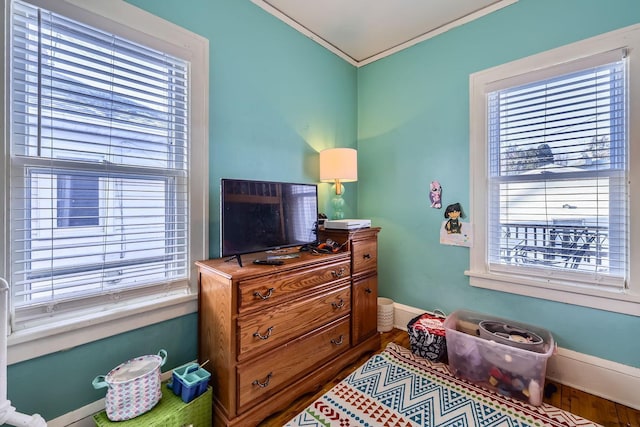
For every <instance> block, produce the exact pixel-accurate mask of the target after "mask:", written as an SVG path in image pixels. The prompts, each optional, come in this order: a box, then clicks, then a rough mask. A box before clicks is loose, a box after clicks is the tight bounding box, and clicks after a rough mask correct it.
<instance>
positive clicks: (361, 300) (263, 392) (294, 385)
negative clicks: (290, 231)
mask: <svg viewBox="0 0 640 427" xmlns="http://www.w3.org/2000/svg"><path fill="white" fill-rule="evenodd" d="M360 231H361V232H362V233H355V235H354V234H353V232H338V233H337V234H336V233H333V232H332V233H330V237H329V235H325V234H323V233H324V232H323V231H321V232H320V233H319V236H320V237H321V238H322V239H326V238H331V239H333V240H335V241H337V242H339V243H344V242H347V240H348V242H347V244H345V245H344V247H343V251H342V252H339V253H335V254H322V255H317V254H312V253H309V252H300V256H299V257H296V258H292V259H285V260H283V261H284V264H283V265H279V266H272V265H255V264H253V262H252V261H253V260H254V259H256V258H265V257H266V254H265V253H258V254H250V255H243V257H242V261H243V265H244V267H240V266H239V265H238V264H237V263H236V262H235V261H226V260H224V259H214V260H207V261H199V262H196V265H197V266H198V269H199V274H200V279H199V283H200V298H199V319H198V322H199V341H198V360H199V361H200V363H203V362H204V361H206V360H209V364H208V365H207V366H208V370H209V371H210V372H211V385H212V387H213V419H214V420H213V422H214V425H215V426H243V427H244V426H255V425H257V424H258V423H259V422H260V421H262V420H263V419H264V418H266V417H267V416H269V415H271V414H273V413H275V412H278V411H280V410H282V409H284V408H286V407H287V406H288V405H290V404H291V402H292V401H293V400H294V399H295V398H296V397H298V396H300V395H302V394H305V393H309V392H312V391H316V390H318V389H320V388H321V387H322V386H323V385H324V384H325V383H326V381H327V380H329V379H330V378H332V377H334V376H335V375H336V374H337V373H338V372H340V371H341V370H342V369H343V368H344V367H345V366H347V365H349V364H351V363H353V362H354V361H355V360H356V359H358V358H359V357H361V356H362V354H363V353H366V352H373V351H376V350H378V349H379V348H380V336H379V334H378V333H377V293H378V292H377V275H376V272H377V232H378V231H379V229H364V230H360ZM367 236H368V237H367ZM341 239H342V240H341ZM295 253H297V252H295ZM365 253H366V254H367V255H368V256H366V257H365ZM360 257H361V258H362V260H360Z"/></svg>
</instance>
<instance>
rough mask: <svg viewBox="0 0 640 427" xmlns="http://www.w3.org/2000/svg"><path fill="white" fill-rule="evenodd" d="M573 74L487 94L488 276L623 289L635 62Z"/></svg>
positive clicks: (620, 59) (605, 63)
mask: <svg viewBox="0 0 640 427" xmlns="http://www.w3.org/2000/svg"><path fill="white" fill-rule="evenodd" d="M586 62H589V64H585V63H586ZM585 65H588V66H585ZM564 68H567V67H566V65H565V66H564ZM569 68H573V69H571V70H569V71H566V70H563V71H564V72H562V73H559V71H558V70H557V69H555V70H554V69H552V70H544V71H543V72H540V73H538V74H536V73H531V74H530V75H528V78H529V79H535V81H531V80H530V81H528V82H524V83H518V84H515V85H514V84H512V83H513V82H499V86H501V87H500V88H497V89H495V90H490V91H489V92H488V93H487V120H488V128H487V129H488V135H487V137H488V141H489V181H488V184H489V188H488V191H489V204H488V206H489V210H488V260H489V266H490V269H491V270H494V271H511V272H513V271H518V273H519V274H525V275H526V274H528V275H531V276H537V277H540V276H543V277H555V278H556V279H567V280H569V279H570V280H572V281H574V282H581V283H583V284H585V283H586V284H594V283H597V284H598V286H604V287H606V286H612V287H615V288H622V287H624V286H625V280H626V274H627V269H628V265H627V263H628V261H627V259H628V255H627V252H628V230H627V221H628V213H627V212H628V210H627V163H628V162H627V123H626V120H627V110H626V109H627V102H628V100H627V89H626V88H627V83H626V70H627V65H626V60H625V58H624V52H623V51H621V50H618V51H616V52H608V53H606V54H601V55H596V56H594V57H591V58H589V60H588V61H582V62H578V63H577V64H572V65H571V66H569ZM536 78H537V79H536ZM521 79H522V77H521V76H519V77H516V78H514V80H513V81H517V80H521Z"/></svg>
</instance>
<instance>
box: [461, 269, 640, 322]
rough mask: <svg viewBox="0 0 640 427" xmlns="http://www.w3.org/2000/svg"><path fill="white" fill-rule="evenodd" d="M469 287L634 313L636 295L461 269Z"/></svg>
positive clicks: (638, 303)
mask: <svg viewBox="0 0 640 427" xmlns="http://www.w3.org/2000/svg"><path fill="white" fill-rule="evenodd" d="M465 275H467V276H469V278H470V280H469V283H470V285H471V286H475V287H478V288H484V289H491V290H494V291H501V292H509V293H512V294H516V295H525V296H528V297H534V298H541V299H546V300H551V301H557V302H562V303H566V304H574V305H580V306H583V307H591V308H596V309H600V310H606V311H611V312H614V313H621V314H629V315H632V316H637V315H638V313H640V296H639V295H635V294H632V293H631V292H630V291H629V290H625V291H597V290H594V289H590V288H580V287H577V286H576V287H573V288H571V289H568V288H567V286H566V285H564V286H563V285H560V284H556V285H554V284H553V283H551V282H548V281H543V280H534V279H526V278H523V277H515V276H513V275H506V274H496V273H488V272H476V271H465Z"/></svg>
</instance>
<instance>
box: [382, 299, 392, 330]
mask: <svg viewBox="0 0 640 427" xmlns="http://www.w3.org/2000/svg"><path fill="white" fill-rule="evenodd" d="M392 329H393V300H392V299H389V298H382V297H379V298H378V332H389V331H390V330H392Z"/></svg>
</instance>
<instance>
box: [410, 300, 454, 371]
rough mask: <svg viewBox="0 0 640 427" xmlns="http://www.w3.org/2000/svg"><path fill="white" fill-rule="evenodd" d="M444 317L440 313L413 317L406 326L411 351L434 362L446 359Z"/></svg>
mask: <svg viewBox="0 0 640 427" xmlns="http://www.w3.org/2000/svg"><path fill="white" fill-rule="evenodd" d="M445 318H446V316H445V315H444V313H442V312H440V311H436V312H434V313H433V314H431V313H424V314H421V315H420V316H417V317H414V318H413V319H411V321H410V322H409V323H408V324H407V332H409V343H410V344H411V351H412V352H413V353H414V354H417V355H418V356H421V357H424V358H426V359H429V360H431V361H434V362H439V361H442V360H444V359H446V356H447V341H446V337H445V329H444V321H445Z"/></svg>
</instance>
